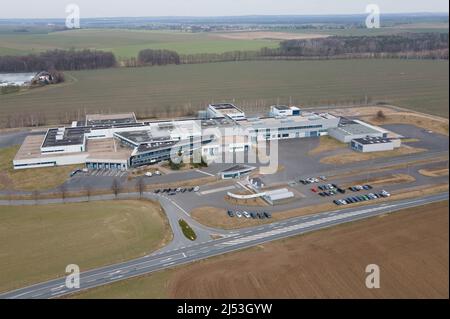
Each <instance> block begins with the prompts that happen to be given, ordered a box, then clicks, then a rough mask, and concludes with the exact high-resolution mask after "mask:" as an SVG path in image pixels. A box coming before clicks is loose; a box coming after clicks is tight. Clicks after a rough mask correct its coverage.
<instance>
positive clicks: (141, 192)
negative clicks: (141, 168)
mask: <svg viewBox="0 0 450 319" xmlns="http://www.w3.org/2000/svg"><path fill="white" fill-rule="evenodd" d="M136 187H137V189H138V192H139V198H140V199H142V196H143V195H144V192H145V181H144V178H143V177H142V176H141V177H139V178H138V181H137V184H136Z"/></svg>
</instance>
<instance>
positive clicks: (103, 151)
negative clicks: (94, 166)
mask: <svg viewBox="0 0 450 319" xmlns="http://www.w3.org/2000/svg"><path fill="white" fill-rule="evenodd" d="M86 150H87V152H88V153H89V156H88V159H90V160H93V159H97V160H108V159H111V160H124V161H125V160H128V158H130V156H131V153H132V152H133V150H132V149H130V148H127V147H123V146H121V145H120V143H119V142H116V140H115V139H114V138H106V139H100V140H87V143H86Z"/></svg>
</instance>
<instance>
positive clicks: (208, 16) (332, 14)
mask: <svg viewBox="0 0 450 319" xmlns="http://www.w3.org/2000/svg"><path fill="white" fill-rule="evenodd" d="M417 14H421V15H427V14H428V15H449V11H415V12H387V13H384V14H382V15H417ZM365 15H367V14H366V13H330V14H320V13H311V14H243V15H199V16H195V15H186V16H183V15H160V16H90V17H84V18H81V20H83V19H129V18H133V19H151V18H153V19H154V18H239V17H241V18H245V17H339V16H341V17H342V16H365ZM0 20H65V18H62V17H58V18H56V17H46V18H38V17H34V18H33V17H28V18H23V17H10V18H3V17H0Z"/></svg>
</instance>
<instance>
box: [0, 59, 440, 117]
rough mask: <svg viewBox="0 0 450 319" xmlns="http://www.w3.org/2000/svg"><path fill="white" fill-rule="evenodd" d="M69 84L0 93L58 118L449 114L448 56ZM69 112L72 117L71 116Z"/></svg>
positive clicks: (185, 69)
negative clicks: (290, 108) (350, 110)
mask: <svg viewBox="0 0 450 319" xmlns="http://www.w3.org/2000/svg"><path fill="white" fill-rule="evenodd" d="M66 75H67V76H66V78H67V79H68V82H67V83H64V84H62V85H60V86H58V85H56V86H48V87H45V88H41V89H32V90H29V91H27V92H25V93H21V94H8V95H2V96H0V121H2V122H4V121H6V119H7V116H8V115H19V116H20V114H23V115H24V116H26V115H27V114H30V113H31V114H33V113H34V114H37V113H41V114H46V117H47V120H48V121H49V122H51V123H53V124H54V123H60V122H61V119H60V118H61V116H62V117H63V118H64V119H66V120H68V121H71V120H73V119H74V117H75V116H76V115H77V113H78V114H83V113H84V112H85V111H86V112H118V111H135V112H137V113H138V115H140V116H145V117H150V116H174V115H180V114H184V113H186V111H187V110H191V111H192V110H198V109H203V108H204V107H205V106H206V105H207V104H208V103H210V102H219V101H233V100H234V101H235V102H236V103H237V104H238V105H240V106H242V107H243V108H244V109H246V110H247V111H249V110H251V109H252V108H253V107H259V110H260V111H261V110H267V109H268V107H269V106H270V105H273V104H275V103H276V102H277V101H279V102H280V103H289V100H291V101H292V103H294V104H300V105H311V106H314V105H323V104H330V103H331V104H333V103H337V102H339V103H342V104H346V103H350V102H355V101H357V102H358V101H364V99H365V97H366V95H367V96H368V97H369V98H372V99H374V100H382V101H387V102H391V103H393V104H395V105H399V106H403V107H406V108H410V109H413V110H419V111H422V112H426V113H432V114H436V115H442V116H445V117H448V103H449V91H448V85H449V71H448V61H417V60H414V61H413V60H411V61H405V60H333V61H266V62H263V61H254V62H228V63H213V64H201V65H179V66H165V67H143V68H133V69H123V68H120V69H106V70H95V71H79V72H70V73H66ZM64 115H65V116H64Z"/></svg>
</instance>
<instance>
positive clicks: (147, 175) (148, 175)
mask: <svg viewBox="0 0 450 319" xmlns="http://www.w3.org/2000/svg"><path fill="white" fill-rule="evenodd" d="M145 176H146V177H152V176H153V174H152V173H150V172H147V173H145Z"/></svg>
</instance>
